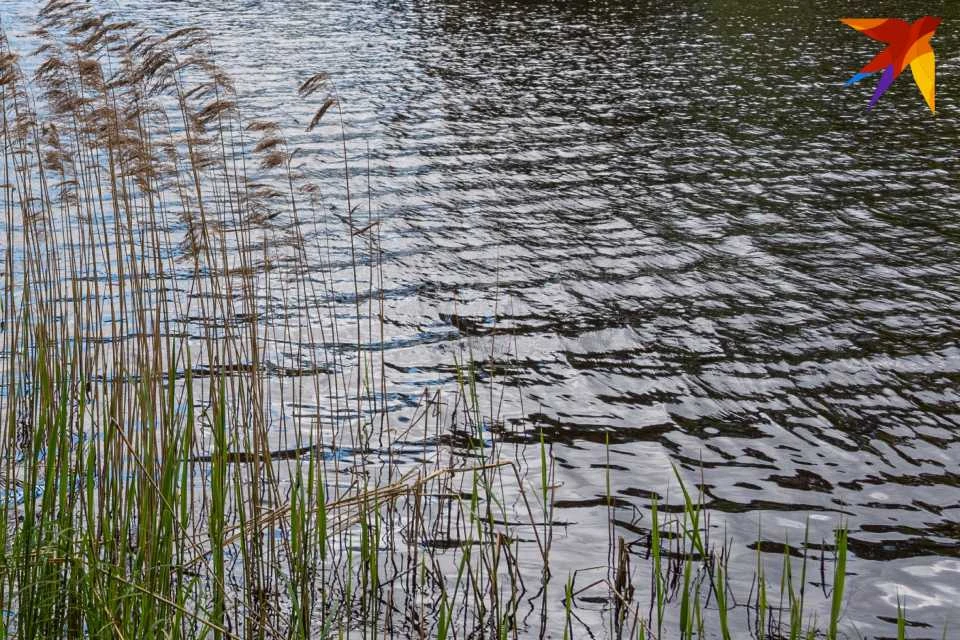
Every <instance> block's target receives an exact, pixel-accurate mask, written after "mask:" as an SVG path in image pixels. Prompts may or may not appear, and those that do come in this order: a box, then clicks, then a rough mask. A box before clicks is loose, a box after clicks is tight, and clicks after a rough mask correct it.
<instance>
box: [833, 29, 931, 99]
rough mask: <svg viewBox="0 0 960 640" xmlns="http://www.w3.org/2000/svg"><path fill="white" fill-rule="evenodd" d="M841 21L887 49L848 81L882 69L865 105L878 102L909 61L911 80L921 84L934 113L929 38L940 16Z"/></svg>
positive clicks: (851, 81) (924, 95)
mask: <svg viewBox="0 0 960 640" xmlns="http://www.w3.org/2000/svg"><path fill="white" fill-rule="evenodd" d="M840 22H842V23H844V24H846V25H849V26H851V27H853V28H854V29H856V30H857V31H862V32H863V34H864V35H866V36H868V37H870V38H873V39H874V40H878V41H880V42H883V43H885V44H886V45H887V48H886V49H884V50H883V51H881V52H880V53H878V54H877V55H876V57H874V59H873V60H871V61H870V62H868V63H867V65H866V66H865V67H864V68H863V69H861V70H860V72H859V73H857V74H856V75H855V76H853V77H852V78H850V79H849V80H848V81H847V84H848V85H850V84H853V83H855V82H859V81H860V80H863V79H864V78H866V77H867V76H870V75H873V74H874V73H876V72H878V71H882V72H883V75H882V76H880V82H879V84H877V90H876V91H874V92H873V97H872V98H871V99H870V106H869V107H868V109H872V108H873V106H874V105H875V104H877V101H878V100H880V96H882V95H883V94H884V93H886V91H887V89H889V88H890V85H892V84H893V81H894V80H896V79H897V76H899V75H900V73H901V72H903V70H904V69H906V68H907V65H910V71H911V72H912V73H913V80H914V82H916V83H917V87H919V88H920V93H922V94H923V99H924V100H926V101H927V106H929V107H930V111H932V112H934V113H936V86H935V84H936V60H935V58H934V55H933V49H932V48H931V47H930V38H932V37H933V33H934V31H936V30H937V27H938V26H940V18H934V17H932V16H924V17H922V18H920V19H919V20H916V21H915V22H913V23H912V24H911V23H909V22H906V21H904V20H899V19H897V18H841V20H840Z"/></svg>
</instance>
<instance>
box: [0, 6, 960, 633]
mask: <svg viewBox="0 0 960 640" xmlns="http://www.w3.org/2000/svg"><path fill="white" fill-rule="evenodd" d="M115 4H116V5H117V6H118V7H119V9H118V11H121V12H122V13H123V14H124V15H129V16H131V17H133V18H135V19H138V20H140V21H142V22H144V23H146V24H150V25H152V26H154V27H156V28H158V29H168V28H175V27H179V26H186V25H199V26H203V27H205V28H207V29H209V30H210V31H211V33H212V34H213V37H214V42H215V45H216V48H217V57H218V61H219V62H221V63H223V64H224V65H225V66H226V67H227V68H228V69H229V70H230V71H231V72H232V73H233V74H235V76H236V78H237V81H238V89H239V91H240V94H241V96H242V97H243V99H244V101H245V104H246V107H247V109H248V111H249V112H250V113H253V114H255V115H257V116H262V117H270V118H275V119H277V120H278V121H280V122H282V123H285V124H288V125H289V130H288V135H289V137H290V138H291V140H292V141H293V142H294V143H295V144H298V145H299V146H300V147H301V149H302V152H301V153H300V154H299V156H298V158H299V162H300V163H301V165H300V167H301V169H302V170H303V171H305V172H307V173H309V174H311V175H313V176H314V177H316V178H318V179H320V180H323V179H327V180H328V181H329V187H328V198H329V206H330V208H331V209H332V210H334V211H341V212H342V211H343V210H344V207H345V204H344V202H343V201H344V197H345V196H344V194H343V193H342V190H343V184H342V183H343V181H342V179H341V177H340V176H341V174H342V163H341V161H338V159H337V157H338V156H337V153H338V148H337V146H336V145H335V144H332V143H333V142H335V141H336V139H337V136H338V135H339V132H340V126H341V123H339V122H337V120H336V118H334V117H328V118H327V119H326V124H325V125H324V126H323V127H322V128H321V135H320V136H316V135H313V136H308V135H306V134H304V133H303V128H304V126H305V124H306V122H308V121H309V119H310V117H311V115H312V113H313V110H314V109H315V105H311V104H306V103H304V102H302V101H301V100H299V99H298V98H296V87H297V84H298V83H299V82H300V81H302V80H303V79H304V78H305V77H307V76H309V75H310V74H312V73H314V72H316V71H326V72H328V73H329V74H330V75H331V78H332V80H333V81H334V83H335V84H336V87H337V91H338V93H339V95H340V99H341V104H342V107H343V121H342V126H343V130H344V131H345V133H346V138H347V140H346V144H347V147H348V150H349V154H350V156H351V157H350V165H351V171H352V172H353V183H352V184H353V188H354V191H355V193H354V194H353V195H354V197H355V198H357V197H358V196H357V194H361V196H359V197H360V199H362V200H364V201H366V199H367V198H368V197H369V199H370V200H371V202H372V206H371V209H372V211H373V215H374V216H375V217H378V218H379V219H380V220H381V225H380V233H381V237H382V244H383V250H384V254H383V262H384V283H383V295H384V298H385V303H386V309H385V314H384V336H383V339H382V340H379V339H378V340H376V341H375V340H373V339H372V338H371V339H370V341H369V343H370V346H371V348H379V347H380V346H383V347H384V348H385V360H386V364H387V369H386V371H387V375H388V378H389V379H388V382H389V388H390V393H389V394H388V400H389V402H390V403H392V404H391V408H392V411H393V412H394V414H395V415H396V416H397V417H398V420H400V419H402V418H403V417H404V416H406V415H409V413H410V412H411V411H412V409H411V407H412V406H413V405H415V404H416V402H417V399H418V398H419V397H420V396H421V395H422V394H423V391H424V389H425V388H430V389H435V388H438V387H453V386H454V373H453V364H454V358H455V357H458V358H461V357H464V356H467V353H468V350H469V351H471V352H472V353H473V356H474V357H475V358H477V359H478V360H483V361H484V364H483V366H482V372H483V375H487V376H492V378H493V379H494V380H495V385H494V387H495V389H496V391H495V394H494V395H493V396H492V399H491V400H490V402H491V404H495V405H496V406H494V413H495V414H496V415H499V416H501V417H502V418H503V419H504V420H506V423H507V425H508V427H507V428H508V429H509V428H515V429H516V430H517V433H518V436H519V435H522V434H527V435H529V434H532V433H536V432H537V431H538V430H541V429H542V430H543V432H544V433H545V435H546V437H547V438H548V439H549V440H550V441H552V442H553V443H554V452H555V454H556V455H557V456H558V459H559V460H560V462H561V470H560V477H561V480H562V483H563V484H562V487H560V489H559V490H558V496H557V498H558V507H559V508H560V509H561V511H562V513H560V515H559V516H558V519H559V520H563V521H566V522H570V523H572V526H570V527H568V528H567V529H565V530H564V531H563V532H562V535H561V536H560V539H559V540H558V542H557V547H556V550H555V552H554V555H555V557H556V558H557V560H556V561H557V562H558V563H560V566H561V567H562V566H563V563H564V562H569V564H570V566H573V567H581V566H588V565H589V564H590V557H592V556H595V557H596V559H597V562H596V563H595V564H600V563H604V562H605V554H606V545H607V536H608V529H607V524H606V523H607V510H606V508H598V505H600V504H601V497H602V496H603V494H604V492H605V483H606V477H607V475H606V474H607V471H609V477H610V482H611V485H612V489H613V491H614V493H615V494H617V496H618V497H619V498H620V499H621V500H620V502H618V505H620V506H619V507H618V508H617V509H616V512H617V514H616V517H615V519H616V521H617V522H618V523H620V524H619V525H618V526H619V527H620V528H621V529H620V531H619V535H624V536H625V537H626V538H627V539H628V540H631V539H634V538H638V537H639V534H637V533H635V532H634V533H631V531H633V530H634V529H636V528H637V527H640V528H644V527H649V520H648V517H649V514H648V511H647V510H648V508H649V502H650V496H651V495H653V494H655V493H656V494H659V495H661V496H665V495H666V491H667V484H668V481H669V479H670V477H671V474H672V471H671V468H670V465H671V462H672V463H675V464H678V465H680V467H681V469H682V471H681V473H682V474H683V475H684V476H685V477H686V478H687V479H688V480H689V481H690V482H691V483H695V482H700V474H701V473H702V483H703V486H704V490H705V502H706V504H707V506H709V507H710V508H711V509H713V510H714V513H713V519H712V524H713V526H714V528H715V530H716V531H717V535H718V536H722V535H724V533H725V534H726V535H728V536H729V537H730V538H731V539H732V540H733V545H732V551H731V553H732V555H733V559H734V562H735V563H739V564H740V566H741V573H742V574H743V575H742V578H743V580H745V581H749V579H750V577H751V575H752V574H751V568H750V567H751V563H752V562H754V558H755V556H754V551H752V550H751V548H750V547H751V546H753V545H752V543H753V542H754V541H755V540H756V536H757V530H758V525H760V524H761V523H762V537H763V538H764V539H765V540H769V541H776V542H782V541H783V539H784V538H785V537H787V538H789V540H790V541H792V542H796V543H799V541H800V540H801V539H802V537H803V531H804V526H805V522H806V521H807V519H809V521H810V526H811V538H812V539H813V540H816V541H818V542H819V541H820V540H822V539H828V540H829V539H832V535H833V534H832V530H833V528H834V527H835V526H836V525H837V524H838V523H839V522H840V520H841V518H842V519H844V520H846V521H848V522H849V526H850V529H851V534H850V536H851V543H850V546H851V550H852V553H853V555H854V556H855V558H854V559H853V560H852V561H851V562H852V563H853V566H854V567H855V575H852V576H851V577H850V578H849V590H850V594H851V598H850V603H849V605H848V608H847V614H846V617H845V621H847V622H851V623H854V624H856V626H857V627H858V628H859V629H860V631H861V633H863V634H864V635H865V636H867V637H874V636H883V635H892V633H893V632H892V627H891V625H890V624H889V619H890V618H891V617H895V615H896V600H897V596H898V594H900V595H901V596H905V597H906V600H907V606H908V610H909V614H908V618H909V620H910V621H911V622H912V623H916V624H917V625H921V626H918V627H916V628H913V629H911V632H912V633H913V634H914V636H924V637H926V636H930V637H940V635H941V633H942V629H943V625H944V623H945V622H951V623H952V625H953V627H952V628H953V629H954V631H950V630H949V629H948V635H947V637H958V636H954V635H953V634H954V633H957V634H960V613H958V611H957V606H956V603H957V602H960V524H958V522H960V519H958V518H960V461H958V458H960V444H958V432H960V391H958V382H960V255H958V252H960V214H958V211H960V210H958V204H960V187H958V184H957V169H958V156H957V152H956V146H957V141H958V140H960V128H958V126H957V123H958V121H960V120H958V118H960V102H958V95H960V94H958V89H957V87H958V86H960V84H958V81H957V78H958V77H960V73H958V71H960V66H958V64H957V60H960V46H958V45H960V35H958V34H960V31H958V29H960V27H958V26H957V25H960V20H957V18H960V15H957V14H956V11H955V8H953V7H950V6H948V5H947V4H945V3H933V5H932V6H931V5H930V4H925V3H918V2H900V3H896V5H893V4H890V5H889V6H887V5H886V4H884V3H881V4H884V6H883V7H882V8H883V9H884V10H878V8H877V6H876V5H877V3H860V4H857V5H856V6H854V7H853V8H851V6H852V5H848V6H847V7H846V8H845V9H844V11H845V12H846V14H850V15H874V14H883V15H886V14H887V13H891V14H896V15H903V16H904V17H907V18H910V19H913V18H915V17H918V16H920V15H922V14H924V13H938V12H939V13H938V14H939V15H942V16H943V17H944V22H943V25H942V26H941V28H940V30H939V31H938V33H937V35H936V38H935V39H934V46H935V49H936V51H937V55H938V64H939V68H938V79H939V87H938V89H939V94H938V97H937V100H938V110H939V114H938V115H937V117H933V116H931V114H930V113H929V112H928V111H927V110H926V107H925V106H924V104H923V101H922V98H921V96H920V94H919V92H918V91H917V88H916V86H915V85H914V84H913V82H912V79H911V78H910V77H909V73H907V74H905V75H904V76H903V77H901V78H900V79H899V80H898V81H897V82H896V83H895V84H894V86H893V88H892V89H891V91H890V92H889V93H888V94H887V95H886V96H884V98H883V99H882V100H881V101H880V103H879V105H878V106H877V107H876V109H875V110H874V111H873V112H870V113H866V112H865V107H866V105H867V102H868V100H869V97H870V94H871V92H872V88H873V82H872V81H868V82H865V83H862V84H861V85H857V86H856V87H844V86H843V81H844V80H845V79H846V78H847V77H848V76H850V75H852V73H854V72H855V71H856V69H857V68H859V67H860V66H861V65H862V64H864V63H865V62H866V61H868V60H869V59H870V57H872V55H873V54H874V53H875V52H876V51H877V50H878V45H877V43H875V42H871V41H870V40H868V39H867V38H865V37H863V36H862V35H859V34H857V33H855V32H854V31H853V30H851V29H849V28H847V27H844V26H843V25H841V24H840V23H839V22H837V21H836V18H838V17H840V16H839V15H836V9H835V8H833V6H832V5H831V4H830V3H825V2H803V3H795V2H786V3H781V2H756V3H749V4H751V5H752V6H751V7H750V8H747V7H745V6H743V5H744V4H747V3H737V2H730V1H717V2H647V1H639V2H621V1H618V0H613V1H610V2H515V1H509V0H505V1H503V2H493V1H490V2H486V1H478V0H468V1H464V2H459V1H453V0H397V1H394V2H384V1H376V0H340V1H338V2H328V1H325V0H323V1H317V2H282V1H266V0H265V1H247V2H243V1H240V0H229V1H228V0H215V1H209V0H204V1H202V2H201V1H192V2H149V1H140V0H137V1H130V0H120V1H118V2H116V3H115ZM13 6H14V7H15V8H16V11H12V12H11V16H12V18H9V19H7V21H8V23H9V20H11V19H12V20H14V24H15V25H17V26H18V27H19V28H20V29H21V32H25V31H26V30H27V28H28V24H27V23H28V18H26V17H25V16H28V15H29V12H30V11H31V10H32V8H31V7H30V6H29V3H21V2H17V3H14V5H13ZM5 18H6V17H5ZM17 20H19V22H17ZM13 31H14V33H13V35H14V36H15V35H16V33H17V32H16V29H14V30H13ZM364 207H366V203H365V202H364ZM364 215H366V214H364ZM324 259H326V257H324ZM380 343H382V345H381V344H380ZM281 350H282V349H281ZM510 425H513V427H511V426H510ZM607 440H609V448H607V447H605V446H604V442H605V441H607ZM701 468H702V471H701ZM673 491H674V495H673V497H674V498H675V497H676V496H675V492H676V488H675V487H674V489H673ZM638 523H639V524H638ZM641 551H642V550H641ZM638 553H640V551H638ZM778 553H779V551H775V552H773V553H772V554H771V558H773V559H774V560H776V558H777V557H778ZM640 555H643V554H642V553H640ZM585 557H586V560H585ZM555 571H556V572H557V575H565V570H563V569H562V568H560V569H556V570H555ZM813 582H818V580H814V581H813ZM556 588H557V589H558V590H559V589H560V587H559V586H557V587H556ZM810 588H813V587H810ZM558 598H559V596H558ZM585 618H587V616H586V614H585ZM922 625H930V626H929V627H926V626H922Z"/></svg>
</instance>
